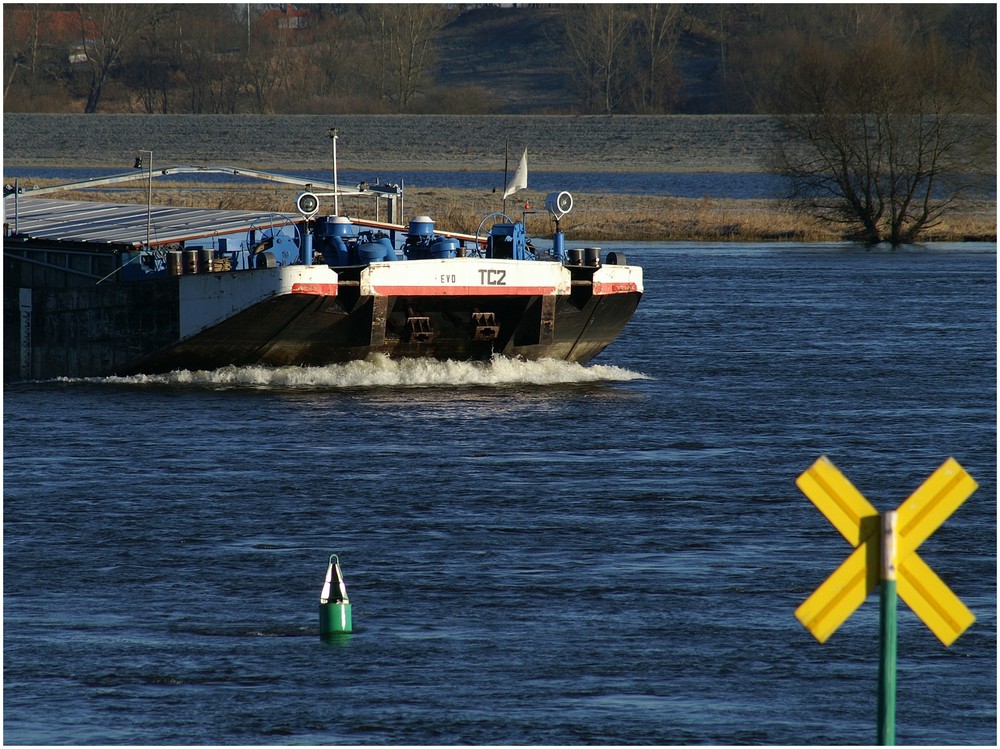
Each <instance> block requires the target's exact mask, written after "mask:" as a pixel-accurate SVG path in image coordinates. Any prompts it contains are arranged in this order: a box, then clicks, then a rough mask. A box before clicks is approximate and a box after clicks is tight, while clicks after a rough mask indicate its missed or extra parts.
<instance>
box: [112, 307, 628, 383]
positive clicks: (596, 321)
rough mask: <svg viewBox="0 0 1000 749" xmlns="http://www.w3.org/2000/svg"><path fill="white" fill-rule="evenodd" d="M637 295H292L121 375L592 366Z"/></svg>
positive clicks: (148, 358) (243, 314)
mask: <svg viewBox="0 0 1000 749" xmlns="http://www.w3.org/2000/svg"><path fill="white" fill-rule="evenodd" d="M640 297H641V294H640V293H638V292H635V293H627V294H613V295H608V296H601V297H588V298H587V300H586V301H585V302H584V303H583V304H582V305H579V306H578V304H575V303H574V300H573V299H572V298H571V297H542V296H535V297H523V296H518V297H489V298H473V297H448V298H428V297H396V298H393V297H368V298H360V299H358V300H357V302H356V303H355V305H354V306H353V307H352V308H351V309H350V310H349V311H348V310H345V309H344V308H343V307H342V306H341V305H340V304H339V303H338V301H337V300H336V299H334V298H330V297H317V296H304V295H287V296H282V297H278V298H275V299H272V300H269V301H267V302H263V303H261V304H258V305H256V306H255V307H253V308H251V309H249V310H245V311H243V312H241V313H239V314H237V315H235V316H234V317H232V318H230V319H229V320H226V321H225V322H223V323H221V324H219V325H216V326H214V327H213V328H211V329H210V330H207V331H205V332H203V333H199V334H197V335H195V336H192V337H191V338H189V339H187V340H185V341H181V342H178V343H176V344H175V345H172V346H170V347H168V348H166V349H164V350H161V351H158V352H156V353H155V354H152V355H149V356H146V357H142V358H141V360H138V361H135V362H134V363H132V364H131V365H130V366H127V367H123V368H120V370H119V371H118V374H136V373H156V372H167V371H172V370H177V369H188V370H198V369H217V368H219V367H222V366H227V365H235V366H249V365H263V366H293V365H295V366H324V365H327V364H337V363H343V362H347V361H354V360H359V359H364V358H366V357H368V356H369V355H371V354H383V355H385V356H388V357H390V358H396V359H399V358H407V357H412V358H424V357H429V358H435V359H442V360H443V359H453V360H459V361H476V360H486V359H489V358H491V357H492V356H494V355H501V356H505V357H511V358H517V357H520V358H523V359H544V358H552V359H563V360H566V361H574V362H581V363H583V362H587V361H589V360H591V359H592V358H594V357H595V356H597V355H598V354H599V353H601V351H603V350H604V349H605V348H606V347H607V346H608V345H609V344H611V343H612V342H613V341H614V340H615V339H616V338H617V337H618V335H619V334H620V333H621V331H622V329H623V328H624V327H625V325H626V324H627V323H628V321H629V320H630V319H631V317H632V314H633V313H634V312H635V309H636V306H637V305H638V303H639V299H640Z"/></svg>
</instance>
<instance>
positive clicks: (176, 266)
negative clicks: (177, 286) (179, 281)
mask: <svg viewBox="0 0 1000 749" xmlns="http://www.w3.org/2000/svg"><path fill="white" fill-rule="evenodd" d="M182 263H183V253H182V252H181V251H180V250H170V251H169V252H168V253H167V270H169V271H170V275H171V276H179V275H181V274H183V273H184V267H183V265H182Z"/></svg>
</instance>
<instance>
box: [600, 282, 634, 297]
mask: <svg viewBox="0 0 1000 749" xmlns="http://www.w3.org/2000/svg"><path fill="white" fill-rule="evenodd" d="M638 290H639V289H638V287H637V286H636V285H635V283H634V282H632V281H628V282H626V283H595V284H594V296H607V295H608V294H631V293H632V292H635V291H638Z"/></svg>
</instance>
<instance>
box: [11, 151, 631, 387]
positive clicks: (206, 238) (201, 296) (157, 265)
mask: <svg viewBox="0 0 1000 749" xmlns="http://www.w3.org/2000/svg"><path fill="white" fill-rule="evenodd" d="M192 171H224V172H227V173H229V172H232V173H238V172H240V170H233V169H231V168H229V167H224V168H215V169H213V170H208V169H204V168H198V169H195V168H191V167H172V168H170V169H163V170H160V172H158V173H157V176H160V175H168V174H176V173H188V172H192ZM243 173H244V174H246V172H243ZM252 174H253V175H255V176H261V175H264V178H269V179H272V178H273V179H276V180H277V181H283V182H292V183H295V184H298V183H299V182H301V181H299V180H295V179H291V178H285V177H282V176H280V175H265V173H260V172H254V173H252ZM121 177H122V179H121V181H125V179H126V178H128V179H132V178H133V177H132V176H131V175H121ZM149 179H150V181H151V180H152V174H150V176H149ZM113 180H114V178H106V179H105V178H102V179H101V180H91V181H88V182H87V186H91V185H95V184H97V183H98V182H99V183H102V184H103V183H108V182H111V181H113ZM301 186H304V187H306V188H307V189H306V190H304V191H302V192H300V193H299V194H298V196H297V197H296V198H295V200H294V207H292V206H291V205H290V206H289V209H290V210H289V211H288V213H278V214H275V213H268V212H260V211H230V210H216V209H201V208H179V207H169V206H160V205H153V203H152V188H151V187H150V200H149V201H148V203H147V204H146V205H137V204H118V203H103V202H94V201H78V200H55V199H51V198H47V197H43V196H42V195H43V194H44V193H51V192H55V191H56V190H57V189H62V190H65V189H67V188H68V187H71V186H70V185H63V186H59V188H55V187H53V188H43V189H42V190H32V191H23V190H21V189H20V188H19V187H18V186H16V185H15V186H11V187H10V188H9V189H6V190H5V192H7V193H9V194H7V195H5V198H4V209H5V223H4V379H5V381H11V380H34V379H52V378H58V377H102V376H110V375H133V374H144V373H145V374H157V373H164V372H169V371H174V370H183V369H186V370H211V369H217V368H219V367H223V366H227V365H236V366H248V365H264V366H287V365H300V366H322V365H328V364H334V363H342V362H347V361H351V360H357V359H364V358H366V357H368V356H369V355H372V354H384V355H387V356H389V357H392V358H403V357H433V358H436V359H454V360H487V359H490V358H492V357H494V356H503V357H512V358H517V357H520V358H524V359H532V360H533V359H542V358H552V359H561V360H567V361H574V362H581V363H582V362H587V361H589V360H590V359H592V358H593V357H595V356H597V355H598V354H599V353H600V352H601V351H603V350H604V348H605V347H607V346H608V345H609V344H611V343H612V342H613V341H614V340H615V339H616V338H617V337H618V335H619V334H620V333H621V332H622V330H623V329H624V328H625V326H626V324H627V323H628V322H629V320H630V319H631V317H632V315H633V313H634V312H635V310H636V307H637V305H638V304H639V300H640V299H641V297H642V293H643V278H642V269H641V268H639V267H637V266H629V265H627V264H626V263H625V258H624V256H623V255H622V253H616V252H609V253H607V255H606V257H601V252H600V250H598V249H596V248H571V249H568V248H566V244H565V237H564V236H563V234H562V232H561V231H559V219H560V218H561V217H562V216H563V215H565V213H566V212H568V211H569V210H570V209H571V208H572V197H571V196H570V195H569V194H568V193H565V192H562V193H553V194H551V195H550V196H549V197H548V199H547V201H546V207H547V209H548V212H549V213H550V215H551V216H552V218H554V219H555V222H556V232H555V234H554V235H553V237H552V242H551V247H550V248H547V249H545V250H536V249H535V247H534V246H533V244H532V241H531V240H530V239H529V238H528V236H527V234H526V231H525V220H526V218H527V215H528V214H527V212H525V214H524V215H522V216H521V218H520V219H519V220H515V219H512V218H510V217H509V216H508V215H507V214H506V213H503V212H498V213H495V214H490V216H488V217H486V218H484V220H483V222H482V224H481V225H480V227H479V231H478V232H477V233H476V234H475V235H471V234H460V233H454V232H446V231H440V230H438V229H437V227H436V226H435V222H434V221H433V220H432V219H431V218H430V217H428V216H416V217H413V218H412V219H411V220H410V221H409V223H408V224H405V225H404V224H403V223H401V221H400V218H401V216H400V213H401V201H402V188H400V187H398V186H396V185H375V186H368V185H363V184H362V185H359V186H358V188H357V189H354V188H352V189H350V190H345V189H343V188H340V187H338V186H337V185H336V184H334V185H325V184H317V183H305V182H302V183H301ZM331 189H332V192H329V191H327V192H324V190H331ZM345 195H359V196H367V197H372V198H374V199H375V201H376V203H377V204H378V206H377V210H378V211H379V213H378V214H376V218H377V219H379V220H367V219H358V218H351V217H348V216H340V215H337V214H338V213H339V200H340V198H342V197H343V196H345ZM331 196H332V197H333V206H328V205H326V204H328V203H329V202H330V201H329V198H330V197H331ZM289 202H290V203H292V201H291V200H290V201H289ZM383 204H384V206H385V214H384V216H383V214H382V205H383ZM334 206H336V210H334V211H331V212H330V213H329V214H327V213H326V212H325V211H324V210H323V209H324V208H326V209H327V210H328V209H329V208H332V207H334Z"/></svg>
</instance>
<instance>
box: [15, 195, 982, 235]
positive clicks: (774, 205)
mask: <svg viewBox="0 0 1000 749" xmlns="http://www.w3.org/2000/svg"><path fill="white" fill-rule="evenodd" d="M39 184H41V183H39ZM29 194H30V193H29ZM295 195H296V192H295V191H294V190H290V189H289V188H287V187H278V186H270V185H264V186H250V187H248V186H246V185H238V186H233V185H228V186H227V185H212V186H206V185H197V186H191V185H190V184H186V185H180V184H177V183H157V184H156V185H154V187H153V202H154V203H156V204H159V205H185V206H199V207H204V208H220V209H227V210H261V211H271V212H275V213H285V214H293V213H294V207H293V204H294V200H295ZM53 197H59V198H63V199H66V198H72V199H81V200H107V201H114V202H122V203H145V202H146V192H145V189H144V187H141V188H134V189H132V188H130V189H123V190H115V191H107V192H100V191H98V190H87V191H77V192H74V193H69V192H67V193H59V194H56V195H53ZM517 197H518V200H517V201H513V200H508V201H507V215H509V216H511V217H512V218H520V217H521V212H522V210H524V206H525V204H527V205H529V206H530V207H531V210H534V211H536V212H535V213H534V214H531V215H528V216H527V217H526V218H527V229H528V233H529V234H530V235H534V236H545V235H548V234H550V233H551V232H552V231H553V230H554V228H555V227H554V222H553V221H552V220H551V218H550V217H549V216H548V214H547V213H546V211H545V207H544V198H545V196H544V195H543V194H541V193H533V192H530V191H525V192H521V193H518V195H517ZM574 203H575V205H574V209H573V211H572V212H571V213H570V214H568V215H567V216H565V217H564V218H563V219H562V221H561V228H562V229H563V231H565V232H566V234H567V235H568V236H570V237H573V238H575V239H577V240H585V239H587V240H603V241H609V240H634V241H647V240H652V241H676V242H680V241H719V242H724V241H740V242H761V241H782V240H785V241H809V242H825V241H838V240H841V239H843V238H844V237H843V235H842V234H841V233H838V232H837V231H836V230H835V228H834V227H830V226H829V225H826V224H823V223H822V222H820V221H818V220H816V219H815V218H813V217H812V216H809V215H807V214H803V213H799V212H796V211H794V210H793V209H791V208H790V207H788V205H787V204H786V203H784V202H782V201H779V200H757V199H754V200H730V199H727V200H720V199H713V198H697V199H689V198H665V197H652V196H636V195H608V194H600V195H597V194H593V195H591V194H576V195H574ZM501 207H502V204H501V202H500V199H499V196H498V195H494V194H491V193H483V192H480V191H471V190H459V189H448V188H441V189H411V190H409V191H407V193H406V194H405V196H404V206H403V211H404V216H405V217H411V216H414V215H418V214H426V215H429V216H431V217H432V218H433V219H434V221H435V223H436V224H437V226H438V227H440V228H442V229H449V230H452V231H461V232H468V233H470V234H471V233H475V232H476V230H477V229H478V228H479V225H480V223H481V221H482V220H483V218H484V217H485V216H486V215H487V214H489V213H491V212H493V211H499V210H501ZM324 209H327V210H329V212H330V213H332V212H333V210H332V205H324ZM341 213H344V214H346V215H349V216H353V217H355V218H372V219H374V218H381V217H376V216H375V212H374V204H373V202H372V201H371V200H368V199H363V198H345V199H342V200H341ZM404 220H405V219H404ZM996 226H997V213H996V201H966V202H965V203H963V204H962V205H961V207H959V208H956V210H955V211H953V212H952V213H950V214H949V215H948V216H946V218H945V220H944V221H943V222H942V223H941V224H940V225H939V226H937V227H935V228H934V229H932V230H930V231H929V232H927V234H926V236H925V237H924V239H925V240H926V241H970V240H975V241H996V233H997V229H996Z"/></svg>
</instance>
